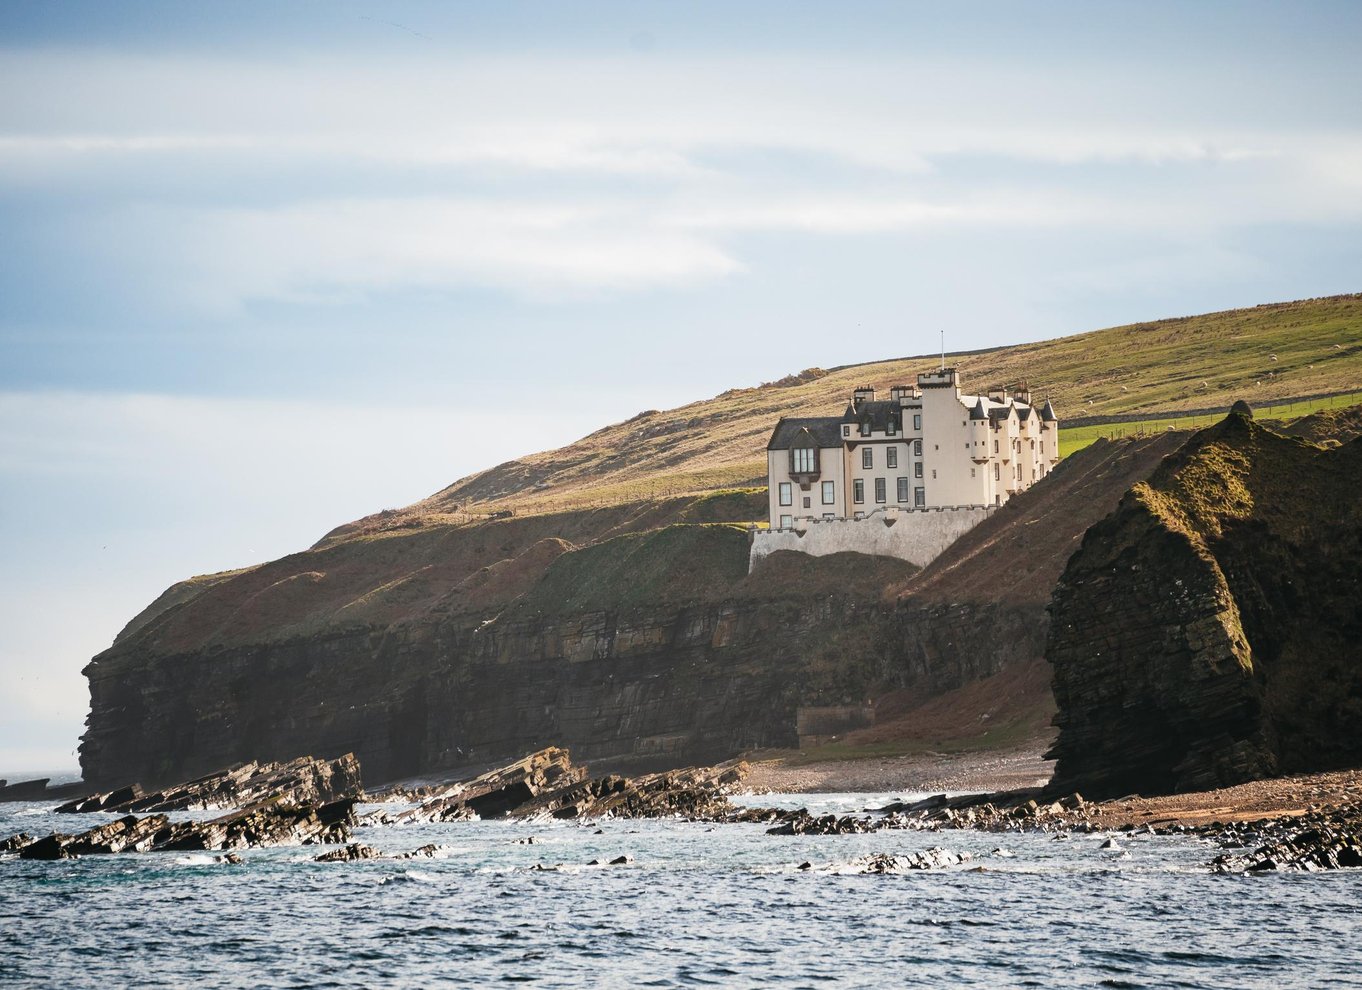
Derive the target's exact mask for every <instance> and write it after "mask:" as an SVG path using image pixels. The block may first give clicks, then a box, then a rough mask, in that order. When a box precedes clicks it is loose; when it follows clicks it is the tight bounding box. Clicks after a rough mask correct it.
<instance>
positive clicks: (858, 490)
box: [851, 478, 865, 505]
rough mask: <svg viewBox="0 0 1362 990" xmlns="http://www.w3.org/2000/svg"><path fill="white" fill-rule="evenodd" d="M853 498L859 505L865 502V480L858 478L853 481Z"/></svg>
mask: <svg viewBox="0 0 1362 990" xmlns="http://www.w3.org/2000/svg"><path fill="white" fill-rule="evenodd" d="M851 500H852V501H853V502H855V503H856V504H857V505H861V504H863V503H864V502H865V480H864V479H863V478H857V479H856V480H855V481H853V482H852V483H851Z"/></svg>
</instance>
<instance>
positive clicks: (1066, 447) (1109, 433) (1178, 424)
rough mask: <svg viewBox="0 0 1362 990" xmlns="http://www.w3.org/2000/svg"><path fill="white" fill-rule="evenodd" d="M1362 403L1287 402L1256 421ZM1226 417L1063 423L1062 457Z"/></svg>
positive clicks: (1357, 399) (1353, 396) (1338, 399)
mask: <svg viewBox="0 0 1362 990" xmlns="http://www.w3.org/2000/svg"><path fill="white" fill-rule="evenodd" d="M1358 404H1362V392H1351V393H1348V394H1347V395H1334V396H1330V397H1329V398H1327V399H1315V400H1313V401H1310V402H1284V403H1281V404H1278V405H1272V406H1264V407H1262V408H1259V409H1255V410H1254V418H1255V419H1257V420H1260V421H1265V422H1281V421H1287V420H1293V419H1299V418H1300V417H1302V416H1309V415H1310V414H1311V413H1315V412H1319V411H1320V410H1322V409H1342V408H1345V407H1347V406H1355V405H1358ZM1224 418H1225V416H1224V413H1216V414H1213V415H1202V416H1177V417H1173V418H1168V419H1164V418H1151V419H1145V420H1140V421H1139V422H1136V423H1098V424H1095V425H1092V426H1078V427H1073V428H1070V429H1066V428H1065V426H1064V424H1063V423H1062V422H1061V423H1060V424H1059V427H1060V429H1059V456H1060V457H1068V456H1069V455H1070V454H1072V453H1074V452H1075V451H1078V450H1082V449H1083V448H1084V447H1086V446H1088V444H1090V443H1092V442H1093V441H1095V440H1097V439H1098V438H1099V437H1106V438H1107V439H1116V438H1118V437H1133V436H1147V435H1148V434H1151V433H1162V432H1163V431H1165V430H1199V429H1201V428H1202V427H1205V426H1210V425H1211V424H1213V423H1216V422H1219V421H1220V420H1221V419H1224Z"/></svg>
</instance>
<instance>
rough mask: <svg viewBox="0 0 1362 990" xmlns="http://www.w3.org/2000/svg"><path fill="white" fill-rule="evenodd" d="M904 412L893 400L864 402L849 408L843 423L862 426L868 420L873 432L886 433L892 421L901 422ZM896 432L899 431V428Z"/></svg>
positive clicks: (843, 417)
mask: <svg viewBox="0 0 1362 990" xmlns="http://www.w3.org/2000/svg"><path fill="white" fill-rule="evenodd" d="M902 412H903V407H902V406H901V405H900V404H899V403H898V402H896V401H894V400H893V399H877V400H875V401H873V402H862V403H861V404H860V405H859V406H847V411H846V412H844V413H842V419H841V422H843V423H856V424H857V425H860V424H861V423H864V422H866V421H867V420H868V421H869V422H870V428H871V429H872V430H879V431H880V432H884V430H885V429H886V428H887V427H888V426H889V421H890V420H891V419H892V420H893V421H894V422H895V423H898V422H899V421H900V419H901V418H902ZM895 431H898V427H897V426H895Z"/></svg>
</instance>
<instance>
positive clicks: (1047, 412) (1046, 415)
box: [1040, 399, 1059, 423]
mask: <svg viewBox="0 0 1362 990" xmlns="http://www.w3.org/2000/svg"><path fill="white" fill-rule="evenodd" d="M1040 418H1041V419H1042V420H1044V421H1045V422H1047V423H1058V422H1059V417H1058V416H1056V415H1055V407H1054V406H1052V405H1050V400H1049V399H1046V400H1045V405H1043V406H1041V407H1040Z"/></svg>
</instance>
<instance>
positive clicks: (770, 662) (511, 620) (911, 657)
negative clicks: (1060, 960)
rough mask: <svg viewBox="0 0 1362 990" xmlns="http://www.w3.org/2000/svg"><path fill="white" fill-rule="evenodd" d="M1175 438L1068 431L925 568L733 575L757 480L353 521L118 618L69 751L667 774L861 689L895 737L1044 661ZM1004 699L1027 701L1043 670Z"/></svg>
mask: <svg viewBox="0 0 1362 990" xmlns="http://www.w3.org/2000/svg"><path fill="white" fill-rule="evenodd" d="M1175 446H1176V440H1175V439H1170V438H1169V437H1155V438H1146V439H1143V440H1136V441H1129V442H1123V443H1108V442H1102V443H1099V444H1097V445H1095V446H1094V447H1092V448H1089V449H1088V450H1085V451H1082V452H1080V453H1079V454H1077V455H1075V456H1074V457H1072V458H1070V459H1068V460H1067V461H1065V462H1064V463H1063V464H1062V465H1061V467H1060V468H1059V469H1058V470H1056V471H1055V472H1054V473H1053V474H1052V475H1051V476H1050V477H1049V478H1047V479H1045V481H1044V482H1043V484H1041V485H1038V486H1036V487H1035V488H1034V489H1032V490H1031V491H1029V492H1027V493H1024V494H1023V495H1022V496H1021V497H1019V498H1018V499H1016V500H1015V501H1014V502H1013V503H1012V504H1011V505H1010V506H1009V507H1007V508H1006V509H1005V510H1004V511H1002V512H999V513H998V514H997V515H995V516H994V517H993V518H992V519H990V520H988V522H986V523H985V524H983V525H981V526H979V527H978V528H977V529H976V530H974V531H972V532H971V533H970V534H968V535H967V536H966V538H965V539H964V540H962V541H960V543H959V544H958V549H959V553H958V554H956V553H954V552H953V553H952V556H951V559H950V560H949V561H945V560H943V561H940V562H938V564H934V565H933V566H932V567H930V568H928V569H927V570H926V571H923V572H922V573H921V574H918V573H917V572H916V570H915V569H914V568H913V567H912V566H911V565H908V564H905V563H903V562H902V561H897V560H893V559H886V558H869V557H863V556H860V555H856V554H842V555H836V556H832V557H825V558H810V557H807V556H805V555H802V554H791V553H777V554H774V555H772V556H771V557H770V558H769V559H768V560H767V561H766V562H764V563H763V565H762V566H761V567H759V568H758V569H757V570H756V571H755V572H754V573H753V574H751V575H750V576H749V575H748V574H747V534H746V532H745V531H743V530H742V529H741V528H735V527H733V526H731V525H727V522H728V521H729V520H730V519H732V518H734V517H743V516H746V517H749V518H750V517H751V516H754V515H756V514H758V513H759V512H760V511H761V509H760V507H759V506H761V505H763V504H764V503H763V502H762V501H761V499H762V494H763V493H761V492H756V493H750V492H749V493H744V492H720V493H712V494H709V495H704V496H694V497H684V498H674V499H667V500H660V501H657V502H650V503H637V504H634V505H629V506H613V507H608V508H601V509H595V510H587V511H578V512H567V513H557V514H553V515H544V516H527V517H513V518H510V519H501V520H480V521H475V522H468V523H465V524H460V525H453V524H441V525H426V526H421V527H412V528H406V527H400V526H399V527H395V528H383V527H382V525H375V524H372V523H368V524H365V523H360V524H354V525H353V526H351V527H347V528H345V529H343V530H342V531H337V532H335V533H332V534H330V535H328V537H327V538H326V539H324V540H323V541H321V542H320V543H319V544H318V545H317V546H316V547H314V548H313V549H311V550H307V551H304V552H302V553H298V554H293V555H290V556H289V557H285V558H282V559H281V560H278V561H273V562H271V563H269V564H265V565H262V566H260V567H257V568H252V569H248V570H244V571H237V572H231V573H228V574H222V575H213V576H211V577H210V578H205V579H197V580H195V581H193V582H186V583H185V584H184V585H181V586H177V587H176V588H175V589H172V591H170V592H167V594H166V595H163V596H162V597H161V599H159V600H158V604H157V605H156V606H153V607H151V608H148V609H147V610H146V611H144V612H143V613H142V614H141V615H139V616H138V617H137V618H136V619H134V620H133V622H131V623H130V624H129V626H128V628H127V629H126V630H125V631H124V633H123V634H122V635H120V637H119V639H118V641H117V642H116V643H115V645H114V646H113V647H112V648H110V649H109V650H107V651H105V652H104V653H102V654H101V655H100V656H98V657H96V658H95V659H94V660H93V661H92V662H91V663H90V664H89V666H88V667H87V668H86V671H85V672H86V675H87V676H88V677H89V679H90V691H91V713H90V718H89V721H88V725H89V728H88V731H87V733H86V735H85V737H84V741H83V743H82V746H81V758H82V767H83V769H84V772H85V775H86V779H87V780H88V781H90V782H91V783H94V784H97V785H98V784H103V783H110V784H113V783H119V782H122V781H124V780H126V779H132V778H137V779H140V780H142V781H143V782H144V783H145V784H147V786H155V785H156V784H158V783H162V782H166V781H171V780H179V779H184V778H186V777H191V776H194V775H196V774H198V773H202V772H206V771H207V770H210V769H214V768H216V767H220V766H223V765H227V764H229V763H232V762H236V761H240V760H248V759H258V760H272V759H287V758H289V757H290V756H292V755H296V754H297V753H299V752H314V753H324V754H332V753H344V752H354V753H356V754H357V755H358V756H359V758H360V760H361V762H362V763H363V765H364V767H365V771H366V779H367V780H368V782H370V783H374V782H377V781H381V780H385V779H392V778H396V777H401V776H405V775H410V774H416V773H420V772H423V771H426V770H431V769H435V768H440V767H447V766H455V765H462V764H471V763H477V762H490V761H492V760H495V759H498V758H501V757H504V756H507V755H508V754H515V753H519V752H524V751H526V750H528V749H534V748H537V747H538V746H541V745H544V744H549V743H552V744H556V745H564V746H570V747H571V748H572V749H573V751H574V752H576V753H578V754H579V755H580V756H581V757H582V758H583V759H588V760H594V761H597V762H602V761H604V762H605V763H608V764H615V765H619V766H621V767H625V768H628V767H634V768H652V767H664V766H675V765H682V764H688V763H691V764H694V763H708V762H714V761H716V760H720V759H726V758H729V757H731V756H734V755H736V754H737V753H739V752H742V751H743V750H746V749H750V748H758V747H786V746H793V745H796V744H797V742H798V738H797V735H796V724H797V715H798V711H799V709H800V708H801V707H808V706H845V705H863V704H865V703H866V702H867V701H868V700H871V699H877V698H878V699H885V703H884V722H885V724H886V725H888V726H889V727H890V729H891V730H893V727H894V725H895V720H896V719H897V720H898V722H899V728H898V730H894V731H897V732H898V734H900V735H901V734H904V733H908V734H911V731H912V729H911V727H910V726H909V724H908V723H910V722H911V715H909V716H908V717H906V718H904V717H902V716H903V713H904V712H905V711H908V710H909V709H911V708H912V707H913V705H914V704H917V703H920V702H921V701H922V700H925V699H928V698H931V697H934V696H936V695H939V694H941V693H942V692H949V691H952V690H954V689H957V688H961V687H964V686H966V685H970V684H972V683H974V682H976V681H978V680H979V679H980V678H988V677H991V676H995V675H998V674H1000V673H1002V672H1004V671H1005V670H1007V669H1009V668H1011V667H1014V666H1017V665H1038V664H1040V663H1042V660H1041V656H1042V647H1043V643H1044V639H1045V628H1046V618H1045V612H1044V604H1045V601H1046V600H1047V598H1048V596H1049V591H1050V588H1051V587H1052V585H1053V583H1054V580H1055V579H1056V577H1057V576H1058V573H1059V569H1060V562H1061V561H1062V560H1063V559H1064V557H1066V556H1067V554H1068V553H1069V552H1070V551H1071V548H1072V546H1073V545H1075V544H1076V542H1077V540H1078V539H1079V537H1080V536H1081V533H1082V531H1083V529H1084V528H1086V526H1087V525H1088V524H1089V522H1092V521H1095V520H1096V519H1097V518H1100V517H1101V516H1102V515H1103V514H1105V513H1106V512H1108V511H1110V510H1111V509H1112V508H1113V507H1114V506H1115V504H1116V501H1117V499H1118V498H1119V496H1120V493H1121V492H1123V491H1124V490H1125V489H1126V488H1127V487H1129V485H1130V484H1131V483H1132V480H1133V479H1134V478H1136V477H1143V476H1145V475H1147V474H1148V473H1149V472H1150V471H1151V470H1152V469H1153V466H1154V465H1155V464H1156V463H1157V462H1158V460H1159V459H1160V458H1161V457H1162V456H1163V455H1164V454H1165V453H1166V452H1167V451H1168V450H1171V449H1173V448H1174V447H1175ZM680 520H685V521H684V522H682V521H680ZM1026 683H1028V684H1030V683H1031V682H1030V681H1026ZM1014 700H1016V701H1018V704H1019V706H1020V707H1019V709H1018V710H1019V711H1023V712H1024V713H1025V714H1027V715H1028V717H1029V716H1030V715H1031V714H1033V713H1035V712H1040V713H1041V715H1042V717H1041V718H1040V719H1035V718H1031V721H1032V722H1035V723H1043V722H1044V719H1045V718H1048V715H1049V711H1050V709H1049V705H1050V702H1049V698H1048V693H1047V692H1046V691H1045V690H1044V685H1043V682H1042V683H1041V684H1040V687H1039V690H1036V691H1034V692H1032V693H1030V694H1028V695H1026V696H1025V697H1024V698H1021V699H1014ZM977 721H978V715H977V714H973V715H970V716H969V717H967V718H966V722H967V723H970V724H977Z"/></svg>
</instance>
